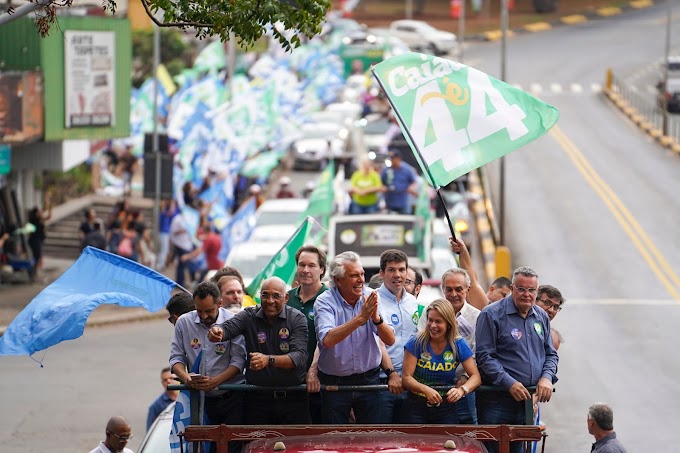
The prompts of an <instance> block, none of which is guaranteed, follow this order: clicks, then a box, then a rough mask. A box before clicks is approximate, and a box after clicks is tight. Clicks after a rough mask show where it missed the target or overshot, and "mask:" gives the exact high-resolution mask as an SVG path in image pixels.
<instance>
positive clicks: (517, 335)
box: [510, 329, 522, 340]
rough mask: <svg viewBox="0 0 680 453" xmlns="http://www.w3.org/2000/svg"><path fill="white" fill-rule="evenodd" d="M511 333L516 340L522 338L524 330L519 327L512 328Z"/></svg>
mask: <svg viewBox="0 0 680 453" xmlns="http://www.w3.org/2000/svg"><path fill="white" fill-rule="evenodd" d="M510 335H512V338H514V339H515V340H519V339H520V338H522V331H521V330H519V329H512V332H510Z"/></svg>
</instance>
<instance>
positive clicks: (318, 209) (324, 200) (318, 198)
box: [303, 160, 335, 228]
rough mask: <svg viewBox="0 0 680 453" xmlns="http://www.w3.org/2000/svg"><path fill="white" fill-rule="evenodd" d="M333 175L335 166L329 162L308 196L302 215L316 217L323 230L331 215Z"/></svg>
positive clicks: (326, 226) (333, 196)
mask: <svg viewBox="0 0 680 453" xmlns="http://www.w3.org/2000/svg"><path fill="white" fill-rule="evenodd" d="M334 175H335V164H334V163H333V161H332V160H331V161H330V162H328V165H326V168H325V169H324V171H323V172H322V173H321V176H320V177H319V182H318V184H317V185H316V187H315V188H314V190H313V191H312V194H311V195H310V196H309V206H307V210H306V211H305V213H304V214H303V215H304V216H305V217H306V216H312V217H318V218H320V219H321V221H320V223H321V224H322V225H323V227H324V228H328V222H329V219H330V217H331V215H332V214H333V202H334V200H335V193H334V192H333V176H334Z"/></svg>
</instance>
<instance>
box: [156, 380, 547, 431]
mask: <svg viewBox="0 0 680 453" xmlns="http://www.w3.org/2000/svg"><path fill="white" fill-rule="evenodd" d="M217 388H218V389H219V390H227V391H232V392H234V391H236V392H260V391H266V392H306V391H307V386H305V385H297V386H293V387H261V386H257V385H248V384H222V385H220V386H218V387H217ZM432 388H433V389H435V390H437V391H448V390H450V389H451V388H452V387H451V386H432ZM168 390H188V391H189V396H190V401H191V424H192V425H199V424H200V422H199V420H200V414H199V404H197V402H198V401H200V393H201V391H200V390H195V389H192V388H190V387H187V386H186V385H183V384H176V385H169V386H168ZM388 390H389V388H388V386H387V385H325V384H321V391H322V392H376V391H378V392H380V391H388ZM527 390H528V391H529V393H531V394H532V395H533V394H534V393H535V392H536V387H533V386H530V387H527ZM474 391H475V392H477V393H503V394H506V393H507V390H505V389H503V388H501V387H496V386H493V385H480V386H479V387H477V388H476V389H475V390H474ZM524 414H525V423H526V424H527V425H532V424H533V423H534V406H533V401H532V400H531V399H529V400H526V401H525V402H524Z"/></svg>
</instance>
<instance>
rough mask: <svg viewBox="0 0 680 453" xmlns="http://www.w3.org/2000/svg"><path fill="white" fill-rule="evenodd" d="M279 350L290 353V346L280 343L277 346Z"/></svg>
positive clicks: (284, 342)
mask: <svg viewBox="0 0 680 453" xmlns="http://www.w3.org/2000/svg"><path fill="white" fill-rule="evenodd" d="M279 349H280V350H281V352H284V353H285V352H288V351H290V345H289V344H288V342H287V341H282V342H281V344H280V345H279Z"/></svg>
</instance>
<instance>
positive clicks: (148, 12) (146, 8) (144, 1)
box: [142, 0, 213, 28]
mask: <svg viewBox="0 0 680 453" xmlns="http://www.w3.org/2000/svg"><path fill="white" fill-rule="evenodd" d="M142 5H144V11H146V15H147V16H149V18H150V19H151V20H152V21H153V23H154V24H156V25H158V26H159V27H196V28H213V25H212V24H202V23H200V22H168V23H165V22H160V21H159V20H158V19H156V17H154V15H153V13H152V12H151V9H150V8H149V3H148V2H147V0H142Z"/></svg>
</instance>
